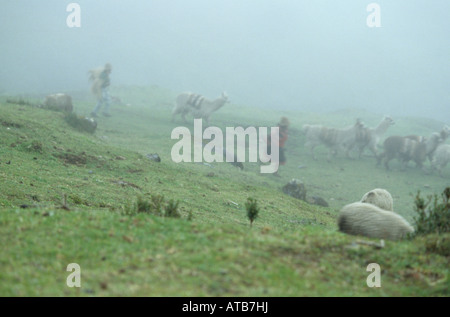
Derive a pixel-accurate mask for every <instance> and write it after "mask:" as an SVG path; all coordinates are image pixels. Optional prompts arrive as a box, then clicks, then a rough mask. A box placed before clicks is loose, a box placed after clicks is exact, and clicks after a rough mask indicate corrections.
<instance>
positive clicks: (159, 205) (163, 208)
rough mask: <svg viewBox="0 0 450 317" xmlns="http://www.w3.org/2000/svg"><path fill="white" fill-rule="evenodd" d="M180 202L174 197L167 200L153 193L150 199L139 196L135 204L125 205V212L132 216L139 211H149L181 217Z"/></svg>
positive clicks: (152, 213) (165, 215)
mask: <svg viewBox="0 0 450 317" xmlns="http://www.w3.org/2000/svg"><path fill="white" fill-rule="evenodd" d="M178 204H179V202H178V201H176V202H175V201H174V200H173V199H171V200H169V201H168V202H166V201H165V200H164V196H162V195H151V196H150V200H146V199H144V198H143V197H142V196H138V197H137V200H136V203H135V204H133V205H128V206H125V208H124V214H125V215H129V216H132V215H136V214H138V213H147V214H151V215H155V216H160V217H170V218H180V217H181V215H180V212H179V211H178Z"/></svg>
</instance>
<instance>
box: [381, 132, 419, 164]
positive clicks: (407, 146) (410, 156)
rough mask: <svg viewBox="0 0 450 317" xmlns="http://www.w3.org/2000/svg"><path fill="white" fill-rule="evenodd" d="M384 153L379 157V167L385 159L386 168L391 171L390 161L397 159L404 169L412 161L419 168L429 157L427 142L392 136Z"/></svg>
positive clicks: (387, 141) (388, 139) (386, 144)
mask: <svg viewBox="0 0 450 317" xmlns="http://www.w3.org/2000/svg"><path fill="white" fill-rule="evenodd" d="M383 145H384V152H383V153H382V154H381V155H379V156H378V158H377V165H379V164H380V163H381V161H382V160H383V158H385V162H384V166H385V167H386V169H387V170H389V161H391V160H392V159H393V158H397V159H398V160H399V161H400V162H401V163H402V169H404V168H405V167H406V164H408V162H409V161H410V160H413V161H414V162H415V163H416V165H417V166H418V167H422V165H423V162H424V161H425V159H426V156H427V144H426V142H425V140H422V141H417V140H413V139H411V138H408V137H401V136H390V137H389V138H387V139H386V140H385V141H384V143H383Z"/></svg>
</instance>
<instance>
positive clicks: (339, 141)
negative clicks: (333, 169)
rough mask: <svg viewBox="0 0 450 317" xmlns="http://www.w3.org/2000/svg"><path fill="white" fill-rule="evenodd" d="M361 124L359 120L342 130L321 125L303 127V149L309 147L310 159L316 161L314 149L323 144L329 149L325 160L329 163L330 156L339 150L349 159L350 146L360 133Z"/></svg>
mask: <svg viewBox="0 0 450 317" xmlns="http://www.w3.org/2000/svg"><path fill="white" fill-rule="evenodd" d="M362 128H363V124H362V123H361V121H360V120H357V121H356V123H355V124H354V125H353V126H351V127H347V128H344V129H335V128H328V127H324V126H322V125H310V124H305V125H303V133H305V134H306V142H305V147H309V148H310V150H311V155H312V157H313V158H314V159H315V160H316V156H315V154H314V148H315V147H316V146H317V145H320V144H323V145H325V146H327V147H328V148H329V149H330V152H329V154H328V158H327V160H328V161H330V159H331V155H332V154H334V155H336V154H337V152H338V151H339V150H343V151H345V154H346V157H349V150H350V144H354V143H355V139H356V135H357V134H359V133H360V131H361V130H362Z"/></svg>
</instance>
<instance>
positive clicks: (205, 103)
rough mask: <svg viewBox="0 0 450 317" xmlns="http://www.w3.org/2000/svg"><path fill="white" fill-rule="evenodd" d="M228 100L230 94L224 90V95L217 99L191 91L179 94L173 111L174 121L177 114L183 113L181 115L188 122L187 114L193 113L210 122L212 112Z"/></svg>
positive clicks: (198, 117) (196, 117)
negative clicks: (210, 98)
mask: <svg viewBox="0 0 450 317" xmlns="http://www.w3.org/2000/svg"><path fill="white" fill-rule="evenodd" d="M227 102H228V96H227V94H226V93H225V92H222V95H221V96H220V97H219V98H217V99H215V100H209V99H207V98H205V97H204V96H202V95H199V94H193V93H189V92H186V93H182V94H179V95H178V97H177V99H176V105H175V107H174V109H173V111H172V122H173V121H174V120H175V116H176V115H177V114H181V117H182V118H183V120H184V121H185V122H186V115H187V114H188V113H191V114H192V115H193V116H194V118H195V119H200V118H201V119H204V120H205V121H206V123H209V117H210V116H211V114H212V113H213V112H215V111H217V110H219V109H220V108H222V107H223V106H224V105H225V103H227Z"/></svg>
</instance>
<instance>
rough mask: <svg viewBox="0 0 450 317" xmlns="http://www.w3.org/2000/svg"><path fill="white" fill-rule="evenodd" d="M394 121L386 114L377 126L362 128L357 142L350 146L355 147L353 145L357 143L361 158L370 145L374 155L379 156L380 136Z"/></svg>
mask: <svg viewBox="0 0 450 317" xmlns="http://www.w3.org/2000/svg"><path fill="white" fill-rule="evenodd" d="M394 123H395V122H394V120H392V118H391V117H388V116H385V117H384V118H383V120H381V122H380V123H379V124H378V126H377V127H375V128H367V127H364V128H363V129H361V131H360V133H359V134H357V136H356V139H355V143H354V144H351V145H350V147H351V148H353V146H355V145H356V147H357V148H358V150H359V158H361V155H362V153H363V152H364V149H365V147H368V148H369V150H370V151H371V152H372V153H373V155H375V157H378V151H377V145H378V143H379V142H380V138H381V136H382V135H383V134H384V133H385V132H386V131H387V129H388V128H389V127H390V126H391V125H393V124H394Z"/></svg>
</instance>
